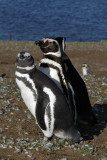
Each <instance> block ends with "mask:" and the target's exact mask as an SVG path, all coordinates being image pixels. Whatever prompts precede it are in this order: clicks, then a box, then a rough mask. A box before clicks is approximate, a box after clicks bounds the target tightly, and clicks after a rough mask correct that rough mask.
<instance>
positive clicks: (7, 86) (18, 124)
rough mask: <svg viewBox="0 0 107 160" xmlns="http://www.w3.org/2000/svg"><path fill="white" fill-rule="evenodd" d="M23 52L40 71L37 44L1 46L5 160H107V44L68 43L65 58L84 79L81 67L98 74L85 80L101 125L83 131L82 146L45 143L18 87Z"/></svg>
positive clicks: (0, 136) (0, 132)
mask: <svg viewBox="0 0 107 160" xmlns="http://www.w3.org/2000/svg"><path fill="white" fill-rule="evenodd" d="M20 51H28V52H30V53H31V54H32V56H33V57H34V59H35V62H36V66H37V67H38V64H39V60H40V59H41V57H42V52H41V51H40V49H39V47H37V46H35V45H34V42H17V41H16V42H15V41H14V42H12V41H0V76H1V77H0V160H90V159H93V160H107V41H101V42H90V43H88V42H87V43H85V42H80V43H77V42H72V43H70V42H69V43H67V46H66V54H67V55H68V56H69V57H70V59H71V61H72V63H73V65H74V66H75V68H76V69H77V70H78V72H79V73H80V75H81V76H82V71H81V65H82V63H87V64H88V65H89V66H90V68H91V70H92V72H93V75H91V76H87V77H83V79H84V81H85V83H86V86H87V90H88V93H89V97H90V101H91V104H92V107H93V111H94V112H95V114H96V117H97V119H98V123H97V124H96V125H95V126H80V129H81V132H82V135H83V137H84V140H83V141H82V142H81V143H80V144H73V143H72V142H71V141H70V140H69V141H68V140H61V139H58V138H56V137H54V136H53V138H52V139H51V140H50V141H48V142H46V143H45V144H44V143H43V141H42V140H43V134H42V132H41V130H40V129H39V128H38V126H37V124H36V122H35V119H34V118H33V116H32V115H31V114H30V112H29V111H28V109H27V107H26V106H25V104H24V103H23V100H22V99H21V96H20V92H19V89H18V87H17V85H16V83H15V78H14V73H15V69H16V66H15V61H16V56H17V54H18V53H19V52H20ZM4 73H5V74H6V76H4V78H2V75H3V74H4Z"/></svg>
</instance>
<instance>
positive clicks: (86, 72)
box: [82, 63, 92, 76]
mask: <svg viewBox="0 0 107 160" xmlns="http://www.w3.org/2000/svg"><path fill="white" fill-rule="evenodd" d="M82 74H83V76H88V75H92V70H91V68H90V66H89V65H88V64H86V63H83V64H82Z"/></svg>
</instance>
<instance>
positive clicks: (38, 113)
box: [15, 52, 80, 142]
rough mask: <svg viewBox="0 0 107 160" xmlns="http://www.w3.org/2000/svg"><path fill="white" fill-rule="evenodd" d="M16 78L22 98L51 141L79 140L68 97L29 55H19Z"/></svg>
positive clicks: (25, 53) (23, 53)
mask: <svg viewBox="0 0 107 160" xmlns="http://www.w3.org/2000/svg"><path fill="white" fill-rule="evenodd" d="M15 76H16V82H17V85H18V87H19V88H20V91H21V96H22V98H23V100H24V102H25V104H26V106H27V107H28V109H29V110H30V111H31V113H32V114H33V116H34V117H35V119H36V120H37V124H38V126H39V127H40V129H41V130H42V132H43V134H44V136H45V137H47V138H50V137H52V136H53V134H55V135H56V136H57V137H59V138H71V139H72V140H73V141H74V142H78V141H80V133H79V131H78V130H77V129H76V127H75V125H74V122H73V119H72V113H71V112H70V109H69V106H68V104H67V101H66V99H65V97H64V96H63V94H62V92H61V91H60V89H59V88H58V87H57V86H56V84H55V83H54V82H53V81H52V80H51V79H50V78H49V77H48V76H46V75H45V74H43V73H42V72H41V71H39V70H37V69H36V66H35V63H34V59H33V57H32V56H31V55H30V53H27V52H21V53H19V54H18V58H17V69H16V72H15Z"/></svg>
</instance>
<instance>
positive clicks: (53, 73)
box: [39, 67, 62, 90]
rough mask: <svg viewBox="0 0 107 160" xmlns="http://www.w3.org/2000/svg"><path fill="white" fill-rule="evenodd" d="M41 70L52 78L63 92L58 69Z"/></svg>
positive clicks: (42, 68)
mask: <svg viewBox="0 0 107 160" xmlns="http://www.w3.org/2000/svg"><path fill="white" fill-rule="evenodd" d="M39 70H40V71H42V72H43V73H44V74H46V75H47V76H48V77H49V78H51V79H52V80H53V81H54V82H55V83H56V85H57V86H58V87H59V88H60V89H61V90H62V87H61V83H60V79H59V76H58V71H57V70H56V69H53V68H51V67H50V68H44V67H40V68H39Z"/></svg>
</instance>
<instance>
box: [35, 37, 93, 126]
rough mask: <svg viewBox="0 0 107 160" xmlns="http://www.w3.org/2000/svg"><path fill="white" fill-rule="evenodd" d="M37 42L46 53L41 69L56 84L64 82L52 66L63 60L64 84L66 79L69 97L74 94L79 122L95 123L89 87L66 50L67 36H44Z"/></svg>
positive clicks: (61, 64) (41, 62) (61, 65)
mask: <svg viewBox="0 0 107 160" xmlns="http://www.w3.org/2000/svg"><path fill="white" fill-rule="evenodd" d="M35 43H36V44H37V45H39V46H40V48H41V50H42V52H43V54H44V57H43V59H42V60H41V61H40V70H41V71H43V72H44V73H45V74H47V75H48V76H50V77H51V78H52V79H53V80H54V79H55V81H56V84H57V83H58V85H61V84H62V82H61V81H60V80H59V79H58V78H56V77H58V76H55V74H54V71H52V72H51V66H52V65H54V64H55V63H60V62H61V63H60V67H62V68H63V69H62V70H63V71H64V72H63V77H64V79H63V78H62V80H63V84H65V83H64V80H65V79H66V81H67V84H68V86H67V89H68V90H69V91H70V94H69V92H68V91H67V93H68V96H69V97H71V96H72V95H73V102H74V106H75V108H76V112H75V113H77V115H76V114H75V115H76V117H77V121H78V123H82V124H88V123H89V124H92V125H93V124H94V123H95V122H96V117H95V115H94V113H93V111H92V107H91V104H90V100H89V96H88V92H87V88H86V85H85V83H84V81H83V79H82V78H81V76H80V75H79V73H78V72H77V70H76V69H75V67H74V66H73V64H72V63H71V61H70V59H69V57H68V56H67V55H66V54H65V52H64V51H65V38H62V37H57V38H44V39H42V40H41V41H36V42H35ZM53 57H54V58H53ZM55 57H56V58H55ZM58 58H60V62H58ZM52 60H54V64H52V63H50V64H49V61H52ZM46 63H47V64H46ZM45 64H46V65H45ZM52 74H53V75H52ZM60 74H61V71H60ZM57 75H58V74H57ZM65 86H66V85H65ZM60 88H61V87H60ZM61 90H62V89H61ZM71 91H72V94H71ZM71 99H72V97H71ZM69 100H70V98H69Z"/></svg>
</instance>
